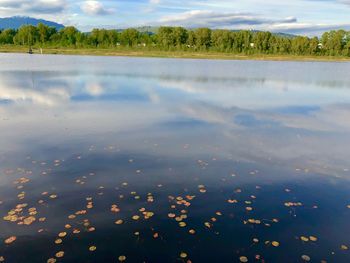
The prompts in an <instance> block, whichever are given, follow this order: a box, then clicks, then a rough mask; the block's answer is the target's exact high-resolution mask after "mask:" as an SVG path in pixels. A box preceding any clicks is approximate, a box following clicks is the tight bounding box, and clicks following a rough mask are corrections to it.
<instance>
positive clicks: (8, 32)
mask: <svg viewBox="0 0 350 263" xmlns="http://www.w3.org/2000/svg"><path fill="white" fill-rule="evenodd" d="M15 35H16V30H14V29H5V30H4V31H2V32H1V34H0V44H13V38H14V36H15Z"/></svg>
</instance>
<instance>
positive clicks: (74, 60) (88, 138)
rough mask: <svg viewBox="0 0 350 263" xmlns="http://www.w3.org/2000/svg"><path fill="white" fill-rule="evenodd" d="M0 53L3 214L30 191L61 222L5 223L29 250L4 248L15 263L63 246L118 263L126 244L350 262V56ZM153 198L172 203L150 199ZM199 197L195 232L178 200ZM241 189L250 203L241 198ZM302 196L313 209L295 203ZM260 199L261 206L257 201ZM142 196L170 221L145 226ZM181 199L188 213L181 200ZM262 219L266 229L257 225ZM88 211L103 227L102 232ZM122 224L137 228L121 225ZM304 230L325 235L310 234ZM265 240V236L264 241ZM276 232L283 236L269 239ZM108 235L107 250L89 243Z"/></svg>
mask: <svg viewBox="0 0 350 263" xmlns="http://www.w3.org/2000/svg"><path fill="white" fill-rule="evenodd" d="M0 60H1V64H0V129H1V137H0V169H1V171H2V174H3V175H2V176H1V177H0V189H1V194H0V200H1V201H3V202H4V204H3V205H0V211H1V216H5V215H6V214H7V213H8V211H9V210H11V209H12V208H13V207H14V206H15V205H16V204H17V203H18V202H24V201H25V202H27V203H29V205H30V206H35V207H39V208H38V213H39V214H40V215H42V216H45V217H46V218H47V221H46V222H45V224H44V226H42V225H41V224H40V223H39V222H35V224H33V225H30V226H28V227H23V226H17V225H16V224H11V223H9V222H1V223H0V227H1V229H6V230H5V231H4V232H3V233H1V234H0V237H1V238H2V239H5V238H7V237H8V236H11V235H16V236H18V241H17V240H16V242H15V243H14V245H8V246H0V256H1V255H5V257H7V258H9V262H22V261H23V260H24V259H25V258H26V257H28V256H29V257H31V258H32V259H33V261H32V262H39V261H46V260H47V259H48V258H51V257H53V256H54V254H55V253H56V252H58V251H59V249H61V248H62V249H64V250H66V255H65V257H64V258H63V259H64V261H65V262H103V261H108V262H110V261H113V262H116V261H117V258H118V256H120V255H124V254H127V256H128V259H129V260H131V262H142V261H147V262H148V261H150V262H176V261H179V262H181V257H180V256H179V255H180V252H181V251H182V252H186V254H188V256H189V259H190V260H193V262H209V261H208V260H210V262H219V261H220V262H227V261H234V262H239V257H240V256H248V257H249V259H251V260H253V258H256V257H257V255H260V256H261V258H260V260H259V259H257V262H263V261H262V260H263V259H265V260H266V261H267V262H298V260H299V261H300V260H301V256H302V255H303V254H307V255H308V256H311V258H312V259H313V260H315V262H319V261H320V260H321V259H322V260H328V262H348V260H350V256H349V253H347V252H346V251H345V250H343V249H340V246H341V245H346V244H347V245H350V240H349V238H348V237H349V234H350V233H349V229H348V228H347V223H346V222H347V220H348V219H349V217H350V214H349V212H348V211H347V210H346V206H347V204H348V203H350V202H349V200H350V196H349V194H348V193H349V189H350V183H349V182H348V179H349V168H350V163H349V160H348V156H350V149H349V147H348V146H349V145H350V136H349V132H350V122H349V116H350V89H349V87H350V79H349V77H348V72H349V70H350V64H347V63H297V62H250V61H202V60H167V59H141V58H140V59H136V58H108V57H107V58H96V57H70V56H27V55H1V56H0ZM21 177H24V178H30V182H29V183H23V184H21V183H20V185H23V188H22V187H21V188H17V185H13V181H14V180H17V179H18V178H21ZM125 182H127V183H128V184H127V185H125V184H124V183H125ZM198 185H204V187H205V192H204V191H203V192H201V191H199V190H201V189H202V190H203V188H201V187H200V188H199V189H198ZM241 188H242V189H243V193H241V192H237V189H241ZM22 189H24V190H25V191H24V192H25V198H24V201H19V200H18V198H20V197H21V196H20V197H18V195H21V193H22ZM286 189H292V193H289V192H288V191H286ZM44 192H48V194H57V195H58V198H57V200H50V198H47V197H46V196H45V195H44V196H42V193H44ZM134 192H136V193H137V194H135V193H134ZM150 193H151V196H152V197H154V198H155V199H156V202H154V203H153V202H148V201H147V200H149V194H150ZM192 195H193V196H196V198H195V199H194V200H195V201H193V204H194V205H193V208H192V206H191V207H190V208H188V207H187V208H186V207H183V209H182V210H184V209H188V210H189V209H191V212H190V213H187V212H186V213H184V214H186V215H188V217H189V218H188V220H186V223H187V224H188V225H189V227H191V228H194V229H196V231H197V232H196V235H193V236H191V235H188V233H187V232H188V230H189V229H187V228H185V230H184V231H183V232H181V231H179V226H178V225H177V223H176V222H171V223H174V224H170V225H169V224H168V223H169V222H168V220H169V218H168V216H167V215H168V213H170V212H171V211H172V209H173V208H171V207H169V205H171V204H172V205H177V204H176V200H175V201H173V200H172V199H169V196H174V197H176V196H181V198H184V197H185V196H192ZM135 196H139V198H140V199H137V198H136V199H135ZM252 196H254V197H257V200H255V198H253V197H252ZM87 197H88V198H89V197H93V198H92V200H93V203H94V209H92V210H91V211H90V210H89V213H88V214H87V215H86V216H84V215H80V216H78V218H79V220H78V219H77V220H73V221H69V220H68V219H67V216H69V215H70V214H72V213H73V214H74V212H76V211H81V210H84V209H85V206H86V203H87V200H86V198H87ZM197 199H198V201H197ZM233 199H237V200H238V201H239V202H238V205H237V209H234V208H232V205H230V204H229V203H228V202H227V200H233ZM39 200H43V205H38V201H39ZM138 200H140V201H138ZM188 201H190V200H189V199H188ZM287 201H289V202H302V203H303V207H301V208H299V207H291V208H290V207H285V206H284V203H285V202H287ZM174 202H175V203H174ZM232 202H233V201H232ZM113 203H117V204H118V205H119V206H120V207H121V208H122V209H121V212H120V214H118V215H117V217H116V215H113V214H111V213H110V211H109V209H110V206H111V205H112V204H113ZM250 206H254V210H253V212H249V210H246V207H250ZM141 207H146V208H145V209H148V210H150V211H152V212H154V213H155V218H153V220H151V221H150V222H149V221H146V222H144V223H138V222H134V221H133V220H132V218H131V216H132V215H135V213H139V212H138V210H139V209H140V208H141ZM318 208H320V209H318ZM169 209H170V210H169ZM176 209H179V211H177V212H179V213H180V211H181V206H179V207H177V208H176ZM218 211H219V212H220V213H222V214H223V215H224V216H223V219H219V218H220V216H219V215H218V214H216V212H218ZM213 217H215V220H218V221H219V222H218V223H216V221H213V220H211V218H213ZM252 218H255V219H259V220H262V222H264V224H263V225H264V226H255V225H254V224H253V225H252V224H250V223H247V222H249V219H252ZM276 218H278V220H277V222H278V223H277V222H275V221H274V220H273V219H276ZM83 219H85V220H86V219H88V221H89V226H90V227H91V226H93V227H94V228H96V229H97V230H98V231H93V233H89V231H88V227H85V228H84V227H82V225H84V221H82V220H83ZM117 219H123V220H124V221H126V222H127V223H126V224H123V225H122V226H121V227H120V228H119V229H118V228H117V229H116V228H115V225H114V224H113V222H114V221H116V220H117ZM247 220H248V221H247ZM208 221H209V222H210V223H209V225H206V224H204V223H205V222H206V223H208ZM62 222H63V223H64V224H67V223H69V222H70V224H72V225H73V224H74V225H73V228H72V229H74V228H76V229H80V231H82V234H81V235H80V236H79V237H80V239H79V242H76V240H75V237H74V233H71V232H72V231H71V230H66V231H67V232H68V233H69V235H68V238H66V239H65V240H64V244H63V246H62V247H57V244H55V243H54V240H55V236H56V235H57V233H58V232H61V231H63V230H64V227H63V226H64V224H63V223H62ZM85 223H86V222H85ZM62 224H63V225H62ZM39 226H40V227H41V228H42V229H43V233H42V234H41V235H39V234H38V233H37V231H38V229H39ZM208 226H210V227H208ZM41 228H40V229H41ZM134 232H140V233H141V236H140V237H139V236H137V237H135V236H134V235H133V233H134ZM155 234H159V235H160V238H159V239H158V236H157V238H155ZM233 234H234V235H235V236H234V237H233ZM303 235H309V236H312V235H316V236H317V237H318V239H319V242H317V243H315V244H314V243H311V244H310V243H305V242H304V243H302V242H300V241H299V239H298V237H300V236H303ZM256 236H258V237H259V239H260V240H261V242H260V243H261V244H260V243H259V245H254V243H252V239H253V238H254V237H256ZM157 240H161V242H157ZM274 240H275V241H278V242H279V243H281V244H282V245H281V246H279V247H278V248H274V246H273V245H271V244H272V243H268V242H267V241H271V242H272V241H274ZM266 242H267V243H266ZM47 243H50V244H51V245H50V246H49V247H47V248H45V249H42V247H41V246H42V245H43V244H47ZM106 243H107V244H106ZM274 244H275V243H274ZM92 245H96V246H97V251H96V253H93V254H91V253H90V252H89V251H88V250H87V248H88V247H89V246H92ZM213 246H215V247H216V249H217V250H218V253H217V254H214V253H211V250H212V249H213ZM69 248H75V250H76V252H75V253H72V251H71V250H70V249H69ZM274 249H275V250H274ZM115 250H117V252H115ZM135 250H137V251H138V253H136V254H135V253H134V251H135ZM16 251H21V253H16ZM205 251H208V252H205ZM334 251H336V252H334ZM209 252H210V253H209ZM22 255H23V256H22ZM218 260H219V261H218ZM301 262H302V261H301Z"/></svg>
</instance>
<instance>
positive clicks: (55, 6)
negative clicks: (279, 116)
mask: <svg viewBox="0 0 350 263" xmlns="http://www.w3.org/2000/svg"><path fill="white" fill-rule="evenodd" d="M15 15H18V16H31V17H36V18H44V19H48V20H52V21H55V22H59V23H63V24H64V25H66V26H68V25H72V26H75V27H77V28H78V29H80V30H81V31H89V30H91V29H92V28H126V27H137V26H160V25H169V26H184V27H189V28H195V27H210V28H212V29H216V28H224V29H253V30H269V31H272V32H283V33H292V34H301V35H309V36H313V35H320V34H321V33H322V32H324V31H327V30H332V29H340V28H342V29H346V30H350V0H290V1H283V0H240V1H238V0H202V1H199V0H84V1H80V0H0V17H9V16H15Z"/></svg>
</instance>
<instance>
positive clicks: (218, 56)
mask: <svg viewBox="0 0 350 263" xmlns="http://www.w3.org/2000/svg"><path fill="white" fill-rule="evenodd" d="M0 53H1V54H11V53H20V54H24V53H28V48H24V47H16V46H15V47H9V46H0ZM33 54H41V53H40V49H39V48H33ZM42 54H43V55H80V56H120V57H151V58H183V59H211V60H257V61H259V60H260V61H264V60H266V61H300V62H350V57H334V56H332V57H327V56H297V55H259V54H254V55H241V54H231V53H220V52H214V51H208V52H188V51H153V50H137V49H135V50H117V49H102V48H101V49H91V48H77V49H74V48H43V53H42Z"/></svg>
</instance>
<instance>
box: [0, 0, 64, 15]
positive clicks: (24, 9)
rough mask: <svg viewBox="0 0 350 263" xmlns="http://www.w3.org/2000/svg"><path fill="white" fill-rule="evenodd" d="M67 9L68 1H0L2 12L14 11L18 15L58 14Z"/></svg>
mask: <svg viewBox="0 0 350 263" xmlns="http://www.w3.org/2000/svg"><path fill="white" fill-rule="evenodd" d="M66 7H67V1H66V0H33V1H30V2H29V1H24V0H0V11H1V10H3V11H10V12H11V11H13V12H16V13H17V14H23V13H30V14H31V13H40V14H57V13H61V12H62V11H64V10H65V9H66Z"/></svg>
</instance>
